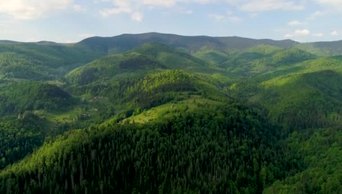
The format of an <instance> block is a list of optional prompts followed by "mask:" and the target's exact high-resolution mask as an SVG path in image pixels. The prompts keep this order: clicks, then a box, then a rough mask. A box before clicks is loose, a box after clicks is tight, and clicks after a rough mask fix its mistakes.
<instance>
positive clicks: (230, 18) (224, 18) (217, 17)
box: [209, 12, 242, 23]
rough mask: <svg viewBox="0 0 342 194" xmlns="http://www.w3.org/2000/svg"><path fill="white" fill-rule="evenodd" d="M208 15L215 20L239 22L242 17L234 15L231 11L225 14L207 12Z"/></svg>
mask: <svg viewBox="0 0 342 194" xmlns="http://www.w3.org/2000/svg"><path fill="white" fill-rule="evenodd" d="M209 17H210V18H212V19H214V20H216V21H229V22H234V23H235V22H240V21H241V20H242V18H240V17H238V16H236V15H234V14H233V13H232V12H227V13H226V14H209Z"/></svg>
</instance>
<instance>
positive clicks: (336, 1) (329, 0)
mask: <svg viewBox="0 0 342 194" xmlns="http://www.w3.org/2000/svg"><path fill="white" fill-rule="evenodd" d="M316 1H317V2H318V3H320V4H322V5H328V6H333V7H334V8H339V9H341V8H342V1H341V0H316Z"/></svg>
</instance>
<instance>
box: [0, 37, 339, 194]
mask: <svg viewBox="0 0 342 194" xmlns="http://www.w3.org/2000/svg"><path fill="white" fill-rule="evenodd" d="M339 45H340V41H335V42H318V43H298V42H294V41H291V40H281V41H274V40H268V39H261V40H255V39H249V38H241V37H208V36H179V35H172V34H159V33H145V34H123V35H120V36H115V37H91V38H87V39H85V40H83V41H81V42H79V43H75V44H59V43H53V42H47V41H44V42H37V43H20V42H12V41H0V140H1V141H0V193H11V194H12V193H245V194H249V193H341V192H342V190H341V187H340V185H341V181H340V180H342V178H341V173H340V169H341V167H340V163H341V162H340V157H339V155H340V150H341V148H342V145H341V143H340V142H341V140H340V136H341V134H340V129H341V126H342V108H341V107H342V86H341V83H342V57H341V56H339V53H340V51H341V49H340V47H339Z"/></svg>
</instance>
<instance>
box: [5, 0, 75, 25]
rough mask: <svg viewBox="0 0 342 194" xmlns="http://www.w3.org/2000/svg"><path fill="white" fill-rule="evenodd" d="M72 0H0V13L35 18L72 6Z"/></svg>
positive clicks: (26, 18)
mask: <svg viewBox="0 0 342 194" xmlns="http://www.w3.org/2000/svg"><path fill="white" fill-rule="evenodd" d="M72 3H73V2H72V0H49V1H42V0H0V14H4V15H8V16H11V17H13V18H15V19H22V20H30V19H37V18H40V17H43V16H45V15H46V14H50V13H51V12H54V11H58V10H63V9H66V8H68V7H69V6H72Z"/></svg>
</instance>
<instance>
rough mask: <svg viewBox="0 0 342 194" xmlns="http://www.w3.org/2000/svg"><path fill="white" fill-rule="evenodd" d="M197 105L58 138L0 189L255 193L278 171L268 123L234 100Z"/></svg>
mask: <svg viewBox="0 0 342 194" xmlns="http://www.w3.org/2000/svg"><path fill="white" fill-rule="evenodd" d="M203 108H204V107H203ZM201 110H203V111H201V112H188V113H177V114H176V116H175V117H173V118H171V119H169V120H165V121H164V120H161V121H159V122H157V123H154V124H148V125H144V126H134V125H133V126H130V125H129V126H108V127H106V128H100V129H95V128H91V129H88V130H82V131H76V132H74V133H71V134H69V135H68V136H65V137H60V138H58V139H57V140H56V141H55V142H53V143H49V144H46V145H44V147H43V148H42V149H41V150H39V151H38V152H37V153H36V154H34V155H33V156H31V157H30V158H27V159H26V161H25V162H22V163H20V164H19V165H17V166H16V167H15V168H10V169H7V170H5V171H4V172H3V173H2V174H1V175H0V182H2V183H4V184H2V187H0V189H1V190H0V191H1V193H6V191H10V193H30V192H44V193H46V192H54V193H65V192H68V193H84V192H89V193H95V192H99V193H112V192H119V193H132V192H133V193H134V192H139V193H158V192H162V193H178V192H181V193H184V192H186V193H188V192H191V193H198V192H204V193H210V192H213V193H260V192H261V191H262V189H263V187H264V186H265V184H269V183H270V182H271V181H273V180H274V178H277V177H279V176H283V175H284V173H285V172H284V171H279V170H277V169H276V168H274V166H278V167H281V166H282V163H283V162H282V161H281V160H279V159H280V158H281V155H280V154H281V153H280V152H279V151H280V150H279V148H280V147H279V144H278V143H277V140H278V138H279V137H277V135H276V133H277V129H276V128H274V126H272V125H270V124H268V123H267V122H265V120H263V119H262V117H260V116H258V115H257V114H256V113H255V112H252V111H250V110H248V109H245V108H243V107H241V106H239V105H234V104H232V105H229V106H223V107H217V108H210V109H207V110H205V109H201ZM277 144H278V147H277V146H276V145H277ZM27 167H30V168H27ZM13 173H16V175H14V174H13ZM285 174H286V173H285Z"/></svg>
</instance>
